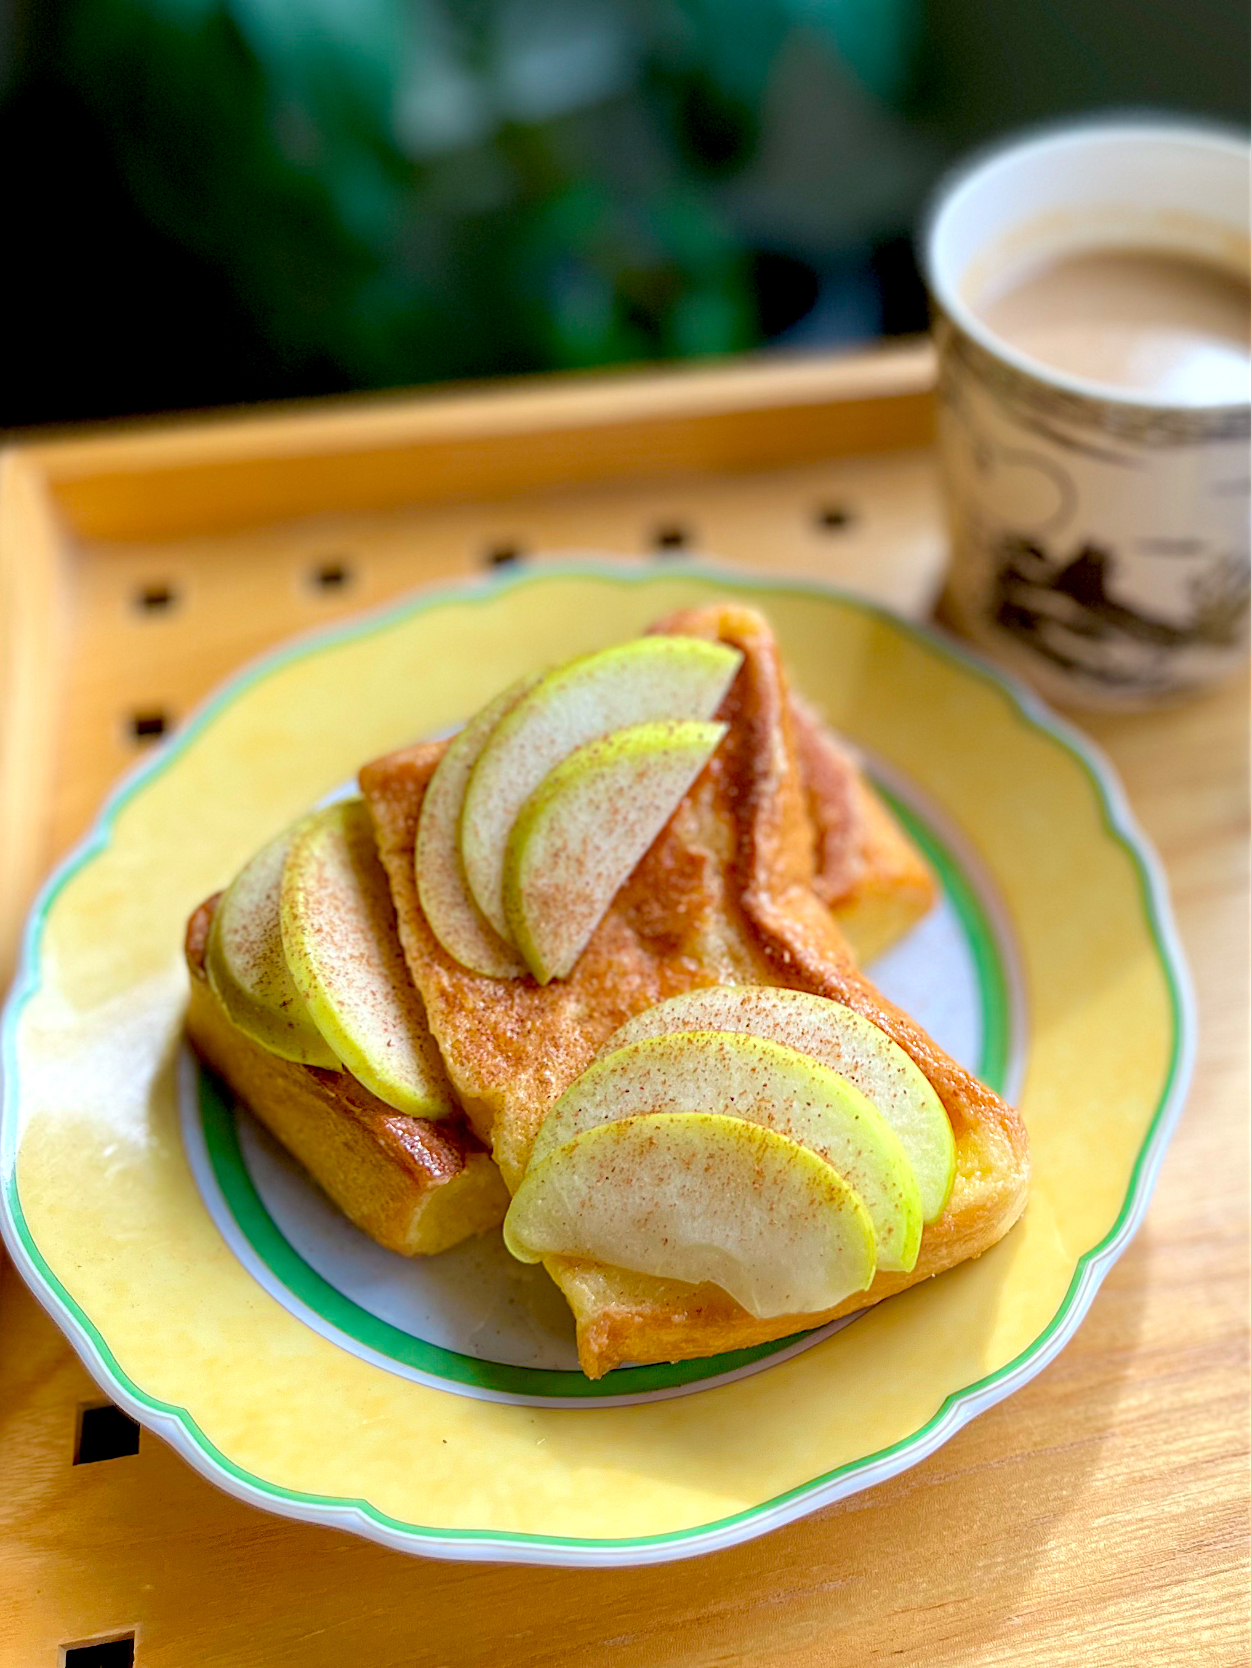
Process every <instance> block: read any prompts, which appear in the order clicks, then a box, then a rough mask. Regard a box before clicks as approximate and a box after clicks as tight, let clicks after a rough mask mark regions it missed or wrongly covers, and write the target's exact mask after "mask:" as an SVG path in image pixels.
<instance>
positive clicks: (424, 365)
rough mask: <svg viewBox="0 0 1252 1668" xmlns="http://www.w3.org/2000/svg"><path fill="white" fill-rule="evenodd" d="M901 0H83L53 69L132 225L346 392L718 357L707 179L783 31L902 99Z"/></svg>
mask: <svg viewBox="0 0 1252 1668" xmlns="http://www.w3.org/2000/svg"><path fill="white" fill-rule="evenodd" d="M916 24H917V18H916V12H915V8H914V5H913V0H658V3H651V0H649V3H637V4H624V3H605V0H557V3H555V4H553V3H543V4H537V3H535V0H530V3H528V4H516V3H510V0H469V3H464V0H463V3H460V4H455V5H453V4H448V3H444V0H78V3H76V4H73V5H71V6H69V7H68V8H67V9H66V13H65V29H64V35H63V37H62V48H61V50H62V53H63V59H62V62H63V65H64V69H65V73H66V75H67V78H68V79H69V81H70V82H71V83H72V85H73V86H74V87H75V88H76V90H77V91H78V93H79V95H80V96H81V98H82V99H83V101H84V103H85V104H86V105H87V106H88V107H89V108H90V109H91V110H92V111H93V113H94V115H95V117H96V119H97V120H98V122H99V124H100V127H101V129H102V130H103V131H104V132H105V133H107V135H108V140H109V143H110V145H111V147H112V148H113V152H114V155H115V156H116V159H117V162H118V165H119V167H120V168H121V170H122V173H123V174H124V177H125V179H126V181H127V183H128V185H129V187H130V190H131V192H132V193H133V196H134V200H135V202H136V203H137V204H138V205H139V207H140V209H141V211H142V213H143V214H144V216H145V217H146V218H147V219H148V220H149V221H151V222H152V223H153V224H154V225H156V226H158V227H160V228H161V229H162V230H163V231H164V232H165V233H167V234H168V235H169V236H170V237H172V238H173V239H174V240H175V241H176V242H177V243H179V244H180V245H181V246H182V247H184V248H186V249H189V250H192V251H194V252H195V254H196V255H197V257H199V258H200V259H201V260H202V261H204V262H207V263H209V264H211V265H213V266H214V267H216V268H218V269H220V270H222V271H223V272H226V273H228V274H229V277H230V282H231V284H232V286H233V287H234V289H235V291H236V292H237V294H238V295H239V297H240V298H241V300H242V302H243V304H244V306H245V308H246V309H247V310H248V311H249V312H250V313H251V314H252V315H253V316H254V317H255V318H256V319H257V320H258V322H259V323H261V324H263V327H264V329H265V331H266V332H267V334H268V336H269V339H270V341H271V342H272V344H273V346H274V347H275V349H276V350H277V352H278V353H279V354H280V356H281V357H282V358H283V359H284V360H286V361H288V362H293V363H299V362H300V361H302V360H305V359H308V358H310V357H318V358H322V359H329V360H330V361H332V362H333V363H334V364H336V365H338V366H339V367H341V368H342V371H343V373H344V376H345V379H346V380H347V381H348V382H349V383H351V384H353V385H356V386H377V385H380V384H385V383H388V382H404V381H410V380H418V379H426V378H442V377H452V376H457V375H463V374H465V373H467V372H472V373H484V372H495V371H502V370H509V369H515V368H523V367H530V366H557V367H573V366H584V365H601V364H611V363H615V362H620V361H625V360H637V359H645V358H646V359H657V358H674V357H689V356H692V355H699V354H716V353H726V352H732V351H735V350H737V349H741V348H745V347H748V346H751V345H752V344H754V343H755V342H757V341H759V340H760V338H761V320H760V317H759V314H758V310H757V306H756V300H755V290H754V285H753V267H752V263H751V259H750V251H749V250H748V249H746V248H745V246H744V240H743V238H742V235H741V231H740V229H739V228H738V227H736V226H735V225H734V224H733V223H732V222H731V219H730V217H729V216H728V215H727V213H725V212H724V211H722V210H721V209H720V208H719V205H718V203H717V201H716V199H715V197H714V196H713V194H711V193H710V191H709V190H708V189H707V186H708V183H709V182H710V181H711V180H716V179H719V178H725V177H726V176H727V175H729V174H733V173H734V172H735V171H737V170H739V169H741V168H742V167H743V166H744V164H745V163H746V162H748V161H749V159H750V158H751V157H752V155H753V153H754V150H755V148H756V146H757V143H758V137H759V130H760V124H761V113H762V106H763V103H764V101H765V99H766V96H767V92H768V89H769V87H770V83H771V77H772V73H773V69H774V66H775V65H776V63H777V60H778V58H779V55H780V53H781V52H782V50H783V48H784V46H785V45H786V43H787V42H788V40H789V39H791V38H792V37H793V36H794V34H795V32H796V31H797V30H803V31H804V32H805V34H806V35H807V36H808V38H809V41H810V42H811V46H812V49H813V50H819V51H827V52H829V53H831V54H834V55H837V56H838V57H839V58H840V59H841V60H842V61H843V62H845V63H847V64H850V65H851V66H852V67H853V69H854V71H855V72H856V73H857V74H858V75H859V76H860V77H861V78H862V79H863V81H864V83H865V85H866V86H867V87H868V88H870V89H872V91H873V92H874V93H875V94H876V95H880V96H891V95H894V94H898V93H899V91H900V90H901V88H902V86H903V85H904V83H905V80H906V78H907V74H908V67H909V64H910V62H911V53H912V50H913V47H914V45H915V41H916Z"/></svg>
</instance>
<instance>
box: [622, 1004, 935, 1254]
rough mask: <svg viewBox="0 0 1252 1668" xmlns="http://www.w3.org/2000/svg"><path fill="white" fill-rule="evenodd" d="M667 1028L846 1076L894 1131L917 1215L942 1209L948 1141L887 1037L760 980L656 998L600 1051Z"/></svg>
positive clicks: (923, 1081)
mask: <svg viewBox="0 0 1252 1668" xmlns="http://www.w3.org/2000/svg"><path fill="white" fill-rule="evenodd" d="M673 1031H746V1032H748V1033H749V1034H750V1035H752V1036H754V1037H767V1038H769V1040H770V1041H771V1042H778V1043H785V1044H786V1045H787V1047H788V1048H794V1049H797V1050H798V1051H799V1052H800V1053H801V1054H808V1055H811V1057H812V1058H813V1059H814V1060H820V1061H821V1063H822V1064H823V1065H824V1066H829V1067H830V1068H831V1070H832V1071H837V1072H839V1073H840V1075H841V1076H843V1077H846V1078H847V1080H848V1082H849V1083H852V1084H854V1085H855V1086H856V1088H858V1089H859V1090H860V1091H861V1093H862V1094H863V1095H864V1096H865V1098H866V1100H868V1101H870V1102H871V1103H872V1104H873V1105H874V1106H876V1107H877V1108H878V1110H879V1111H880V1112H881V1113H882V1115H883V1117H884V1118H885V1119H886V1120H887V1122H888V1123H889V1124H890V1125H891V1127H892V1129H894V1130H895V1132H896V1134H897V1135H898V1136H899V1137H900V1144H901V1146H903V1148H904V1151H905V1153H906V1154H907V1155H908V1159H909V1163H910V1164H911V1165H912V1166H913V1174H914V1175H915V1176H916V1177H917V1188H918V1192H919V1194H920V1195H921V1201H922V1220H923V1221H924V1222H933V1221H934V1220H935V1218H936V1217H937V1216H939V1215H941V1214H942V1212H943V1208H944V1206H945V1205H946V1204H947V1202H948V1198H949V1196H950V1194H951V1192H952V1182H953V1179H954V1177H955V1176H956V1140H955V1138H954V1137H953V1134H952V1125H951V1123H950V1122H949V1120H948V1115H947V1113H946V1112H945V1111H944V1109H943V1104H942V1102H941V1101H940V1099H939V1096H938V1095H937V1094H936V1093H935V1091H934V1090H933V1089H932V1088H931V1086H930V1082H929V1080H928V1079H927V1077H926V1075H925V1074H924V1072H922V1070H921V1069H920V1067H918V1066H917V1065H916V1064H915V1063H914V1062H913V1061H912V1060H911V1059H910V1058H909V1056H908V1055H907V1054H906V1053H905V1052H904V1050H903V1049H902V1048H901V1047H900V1045H899V1043H897V1042H896V1041H895V1040H894V1038H892V1037H889V1036H887V1034H886V1033H885V1032H884V1031H880V1030H879V1029H878V1027H877V1026H876V1025H875V1024H874V1022H873V1021H872V1020H870V1019H866V1018H865V1016H864V1014H858V1013H854V1012H853V1010H852V1009H851V1008H846V1007H844V1005H843V1003H842V1002H832V1001H830V1000H829V999H828V998H827V997H824V996H813V995H811V994H810V993H809V992H807V991H802V990H775V989H773V988H771V987H770V986H768V985H714V986H710V987H708V988H707V989H704V990H689V991H686V992H684V993H683V995H681V996H671V997H670V999H669V1001H667V1002H658V1003H657V1005H656V1007H654V1008H648V1009H647V1010H646V1011H645V1012H643V1013H641V1014H638V1015H636V1017H635V1018H634V1019H632V1020H629V1021H627V1023H626V1024H625V1025H623V1026H622V1028H621V1030H620V1031H618V1032H616V1033H615V1034H614V1035H613V1036H612V1037H610V1038H609V1040H608V1042H607V1043H606V1044H605V1046H604V1048H603V1050H602V1051H601V1052H602V1053H604V1054H609V1053H611V1052H612V1051H613V1050H614V1049H615V1048H620V1047H622V1045H623V1044H625V1043H632V1042H638V1041H639V1039H640V1038H641V1037H660V1036H664V1035H665V1034H666V1033H667V1032H673Z"/></svg>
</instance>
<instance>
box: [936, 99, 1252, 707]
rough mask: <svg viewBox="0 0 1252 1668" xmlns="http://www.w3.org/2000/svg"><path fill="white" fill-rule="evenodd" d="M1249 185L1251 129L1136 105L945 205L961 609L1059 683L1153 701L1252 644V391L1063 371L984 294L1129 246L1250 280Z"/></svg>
mask: <svg viewBox="0 0 1252 1668" xmlns="http://www.w3.org/2000/svg"><path fill="white" fill-rule="evenodd" d="M1248 193H1249V158H1248V149H1247V146H1246V145H1245V144H1243V143H1242V141H1241V140H1239V139H1237V138H1235V137H1233V136H1231V135H1229V134H1225V133H1222V132H1218V131H1214V130H1209V129H1204V128H1191V127H1182V126H1177V125H1171V124H1163V123H1151V124H1146V123H1127V122H1121V123H1116V124H1112V123H1109V124H1100V125H1089V126H1085V127H1071V128H1067V129H1064V130H1058V131H1053V132H1050V133H1043V134H1040V135H1038V136H1037V137H1035V138H1032V139H1028V140H1026V141H1025V142H1023V143H1021V144H1018V145H1015V146H1013V147H1011V148H1009V149H1006V150H1001V151H999V152H996V153H994V154H992V155H990V156H988V157H986V158H985V159H983V160H982V161H980V162H978V163H976V164H975V165H974V166H973V167H971V168H969V169H967V170H965V171H964V172H963V173H961V174H960V175H958V176H957V177H955V178H954V179H953V180H952V181H951V182H950V183H949V184H948V185H947V186H946V187H945V188H944V190H943V191H942V192H941V194H940V197H939V200H938V204H937V206H936V208H935V210H934V212H933V214H932V215H931V218H930V221H929V224H928V227H927V230H926V234H925V240H924V255H925V266H926V273H927V279H928V283H929V286H930V291H931V296H932V301H933V306H934V320H935V337H936V342H937V346H938V352H939V419H938V421H939V446H940V456H941V460H942V467H943V474H944V487H945V492H946V496H947V505H948V514H949V525H950V530H951V538H952V555H951V567H950V570H949V578H948V587H947V593H946V599H945V607H946V612H947V615H948V617H949V618H950V619H951V620H952V621H953V622H954V623H955V624H956V625H957V627H958V628H959V629H960V630H962V631H963V632H965V633H966V634H967V635H968V636H970V637H971V638H973V639H974V641H976V642H977V643H979V644H981V645H982V646H983V647H985V648H986V649H987V650H989V651H990V652H991V653H993V654H994V655H995V656H996V657H997V658H999V659H1002V660H1004V661H1005V662H1007V663H1008V664H1009V665H1011V666H1013V667H1014V668H1015V669H1016V670H1018V671H1020V672H1021V673H1022V674H1023V675H1024V676H1025V677H1026V678H1028V679H1029V680H1030V681H1031V682H1032V683H1034V684H1035V685H1036V686H1037V687H1038V688H1040V689H1041V690H1042V691H1043V693H1044V694H1046V695H1048V696H1050V697H1051V698H1053V699H1055V700H1059V701H1062V702H1067V703H1069V704H1072V705H1076V706H1088V707H1142V706H1145V705H1149V704H1152V703H1154V702H1156V701H1160V700H1164V699H1170V698H1174V697H1177V696H1179V695H1182V694H1185V693H1187V692H1189V691H1192V690H1197V689H1200V688H1203V687H1206V686H1207V685H1209V684H1211V683H1212V682H1214V681H1215V680H1217V679H1219V678H1221V677H1223V676H1225V675H1226V674H1227V673H1228V672H1230V671H1231V670H1233V669H1234V668H1235V667H1236V666H1238V665H1239V664H1240V663H1241V662H1242V660H1243V659H1244V657H1245V655H1246V652H1247V642H1248V593H1249V554H1248V438H1249V407H1248V403H1247V401H1246V400H1244V401H1243V402H1241V403H1239V404H1234V405H1211V404H1204V403H1190V404H1184V403H1180V402H1179V399H1178V397H1177V396H1176V395H1175V396H1174V397H1173V398H1172V399H1167V398H1160V399H1158V398H1156V397H1154V396H1153V395H1149V394H1142V393H1139V392H1137V391H1136V392H1133V393H1132V392H1128V391H1127V390H1125V389H1118V388H1117V387H1114V386H1111V385H1103V384H1100V383H1097V382H1088V381H1086V380H1085V379H1083V378H1080V377H1076V376H1071V375H1067V374H1066V373H1065V372H1062V371H1059V370H1053V369H1052V368H1051V367H1049V366H1047V365H1045V364H1042V363H1041V362H1040V361H1038V360H1036V359H1033V358H1030V357H1028V356H1027V355H1025V354H1024V353H1022V352H1020V351H1019V350H1017V349H1016V348H1014V347H1013V346H1012V345H1011V344H1009V343H1007V342H1005V341H1003V340H1001V339H1000V338H998V337H997V336H996V335H994V334H993V333H992V332H991V331H990V330H989V329H988V327H987V326H986V324H985V323H983V322H982V321H981V320H980V319H979V317H978V316H977V315H976V313H975V312H974V311H973V310H972V309H971V307H970V305H969V301H968V297H969V296H970V295H972V294H976V293H978V291H979V290H980V289H981V288H982V287H983V286H984V285H985V283H986V282H987V281H988V279H990V278H991V277H992V276H993V275H994V274H995V273H997V272H1005V271H1008V270H1010V269H1022V268H1025V267H1027V266H1029V265H1031V264H1034V263H1037V262H1041V261H1046V260H1048V259H1055V258H1056V257H1058V256H1064V255H1070V254H1075V253H1078V252H1080V251H1084V250H1096V249H1100V250H1107V249H1110V248H1118V247H1121V248H1124V249H1136V250H1138V249H1155V250H1160V251H1163V252H1168V253H1173V254H1181V255H1191V256H1199V257H1202V258H1204V259H1206V260H1208V261H1212V262H1216V263H1218V264H1219V265H1223V266H1225V267H1227V268H1229V269H1231V270H1233V271H1234V272H1235V273H1237V274H1239V275H1241V276H1246V275H1247V273H1248V269H1249V242H1248V230H1249V226H1248V221H1249V208H1248Z"/></svg>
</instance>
